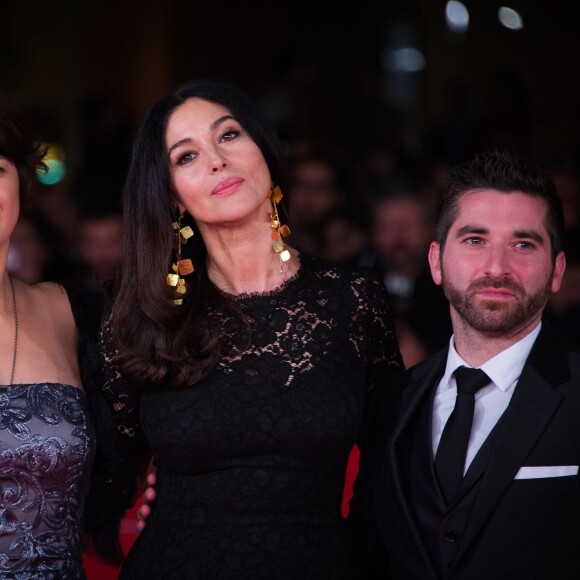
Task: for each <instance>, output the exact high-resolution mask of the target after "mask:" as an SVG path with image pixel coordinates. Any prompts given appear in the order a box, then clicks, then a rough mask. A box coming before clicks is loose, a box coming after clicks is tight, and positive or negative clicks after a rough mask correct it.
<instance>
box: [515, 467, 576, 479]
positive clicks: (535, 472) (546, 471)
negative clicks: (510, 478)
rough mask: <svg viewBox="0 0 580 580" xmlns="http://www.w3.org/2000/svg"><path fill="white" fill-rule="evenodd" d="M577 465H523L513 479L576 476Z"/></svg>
mask: <svg viewBox="0 0 580 580" xmlns="http://www.w3.org/2000/svg"><path fill="white" fill-rule="evenodd" d="M578 468H579V466H578V465H540V466H536V465H524V466H523V467H520V470H519V471H518V472H517V473H516V476H515V478H514V479H540V478H545V477H567V476H570V475H578Z"/></svg>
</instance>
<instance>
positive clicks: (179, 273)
mask: <svg viewBox="0 0 580 580" xmlns="http://www.w3.org/2000/svg"><path fill="white" fill-rule="evenodd" d="M182 218H183V213H181V214H179V217H178V218H177V221H176V222H173V223H172V224H171V227H172V228H173V232H174V237H175V240H174V249H175V262H173V263H172V264H171V269H172V270H173V272H170V273H169V274H167V284H168V285H169V286H172V287H174V288H175V292H176V294H177V295H178V296H179V297H178V298H176V299H175V300H174V301H173V302H174V303H175V304H177V305H178V306H181V304H183V297H184V296H185V295H186V294H187V283H186V282H185V279H184V278H183V276H187V275H188V274H191V273H192V272H193V271H194V270H195V268H194V267H193V262H192V261H191V260H190V259H189V258H187V259H185V260H182V259H181V246H182V244H186V243H187V240H188V239H189V238H191V236H193V230H192V229H191V228H190V227H189V226H185V227H183V228H182V227H181V220H182Z"/></svg>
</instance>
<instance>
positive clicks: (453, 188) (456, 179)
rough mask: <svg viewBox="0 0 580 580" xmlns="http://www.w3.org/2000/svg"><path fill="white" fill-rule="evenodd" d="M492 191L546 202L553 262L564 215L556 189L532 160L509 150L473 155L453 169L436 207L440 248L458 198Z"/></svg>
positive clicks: (449, 225)
mask: <svg viewBox="0 0 580 580" xmlns="http://www.w3.org/2000/svg"><path fill="white" fill-rule="evenodd" d="M481 189H495V190H496V191H501V192H504V193H512V192H516V191H519V192H521V193H524V194H526V195H529V196H530V197H535V198H539V199H543V200H544V201H545V202H546V205H547V209H548V211H547V212H546V230H547V231H548V235H549V237H550V243H551V254H552V262H554V260H555V259H556V256H557V255H558V253H559V252H560V251H561V250H562V240H563V236H564V212H563V209H562V201H561V200H560V197H559V196H558V193H557V191H556V187H555V186H554V183H553V182H552V180H551V179H550V178H549V177H548V175H547V174H546V173H545V172H544V171H543V170H542V169H541V168H540V167H539V166H538V165H535V164H534V163H532V162H531V161H529V160H527V159H524V158H523V157H520V156H518V155H515V154H514V153H512V152H510V151H500V150H497V149H494V150H490V151H483V152H480V153H476V154H475V155H474V156H472V157H471V158H470V159H468V160H467V161H465V162H464V163H462V164H460V165H458V166H456V167H455V168H454V169H453V170H452V171H451V174H450V176H449V179H448V182H447V187H446V189H445V192H444V193H443V197H442V198H441V201H440V204H439V218H438V220H437V231H436V239H437V242H438V243H439V244H440V246H441V249H442V250H443V248H444V247H445V242H446V241H447V235H448V234H449V230H450V229H451V226H452V225H453V223H454V222H455V220H456V219H457V214H458V212H459V200H460V198H461V197H462V196H463V195H465V194H466V193H468V192H470V191H476V190H481Z"/></svg>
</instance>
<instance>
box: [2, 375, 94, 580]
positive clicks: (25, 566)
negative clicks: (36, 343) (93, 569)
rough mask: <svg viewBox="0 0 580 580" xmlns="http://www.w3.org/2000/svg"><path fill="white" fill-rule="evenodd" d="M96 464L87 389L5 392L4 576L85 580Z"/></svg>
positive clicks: (45, 386)
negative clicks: (86, 523)
mask: <svg viewBox="0 0 580 580" xmlns="http://www.w3.org/2000/svg"><path fill="white" fill-rule="evenodd" d="M93 458H94V436H93V430H92V425H91V424H90V422H89V420H88V414H87V403H86V399H85V394H84V393H83V392H82V391H81V390H79V389H77V388H75V387H72V386H70V385H63V384H58V383H40V384H24V385H12V386H0V578H2V579H3V580H4V579H18V580H32V579H38V580H53V579H57V578H58V580H70V579H75V580H76V579H82V578H85V574H84V572H83V566H82V543H81V528H82V526H81V523H82V515H83V512H82V506H83V503H84V499H85V496H86V493H87V490H88V485H89V480H90V472H91V466H92V462H93Z"/></svg>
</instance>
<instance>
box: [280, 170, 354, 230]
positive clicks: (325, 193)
mask: <svg viewBox="0 0 580 580" xmlns="http://www.w3.org/2000/svg"><path fill="white" fill-rule="evenodd" d="M343 201H344V193H343V191H342V190H341V189H340V187H339V185H338V183H337V177H336V175H335V174H334V169H333V168H332V166H330V165H329V164H327V163H325V162H323V161H322V160H306V161H302V162H299V163H297V164H296V166H295V168H294V170H293V181H292V188H291V190H290V193H289V195H288V204H289V214H290V221H291V223H292V224H293V226H294V228H302V227H308V225H310V224H316V223H318V222H319V221H320V219H321V218H322V217H324V216H325V215H326V214H327V213H329V212H330V211H331V210H332V209H334V208H335V207H338V206H340V205H341V204H342V203H343Z"/></svg>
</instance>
